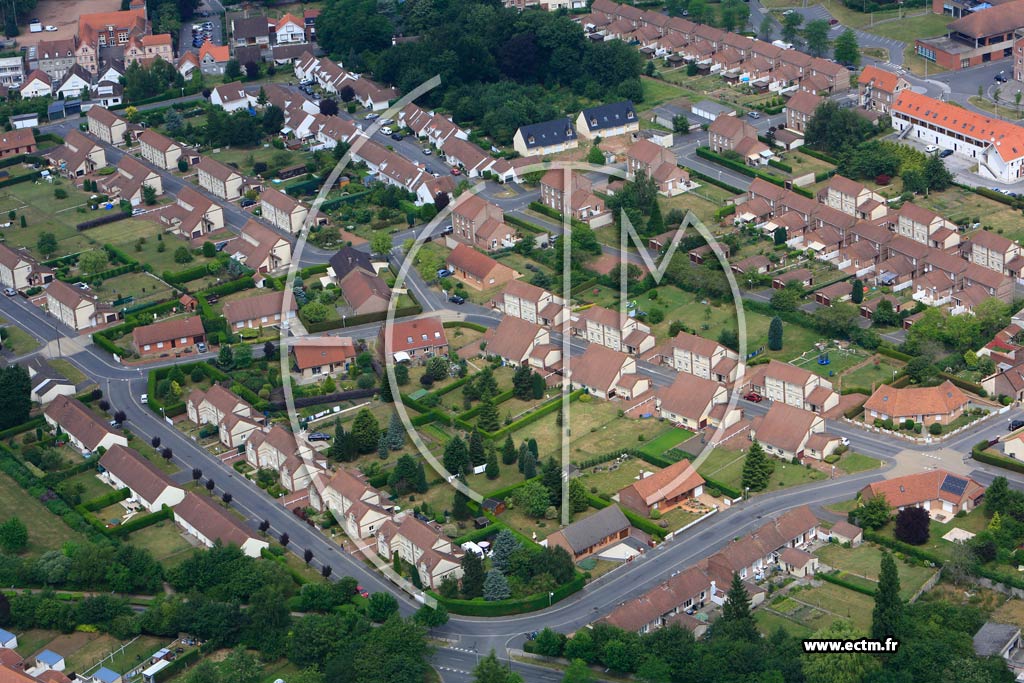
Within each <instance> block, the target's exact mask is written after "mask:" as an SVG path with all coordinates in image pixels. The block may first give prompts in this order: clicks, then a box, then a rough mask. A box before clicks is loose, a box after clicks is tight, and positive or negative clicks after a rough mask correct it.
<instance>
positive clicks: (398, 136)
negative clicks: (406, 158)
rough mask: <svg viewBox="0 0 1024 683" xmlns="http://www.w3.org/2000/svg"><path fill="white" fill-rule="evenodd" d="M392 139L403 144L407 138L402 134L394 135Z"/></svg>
mask: <svg viewBox="0 0 1024 683" xmlns="http://www.w3.org/2000/svg"><path fill="white" fill-rule="evenodd" d="M391 139H392V140H398V141H399V142H401V141H402V140H404V139H405V136H404V135H402V134H401V133H392V134H391Z"/></svg>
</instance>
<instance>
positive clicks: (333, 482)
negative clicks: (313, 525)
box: [309, 469, 391, 541]
mask: <svg viewBox="0 0 1024 683" xmlns="http://www.w3.org/2000/svg"><path fill="white" fill-rule="evenodd" d="M314 481H315V485H314V486H313V487H311V488H310V489H309V494H310V505H311V506H312V507H313V508H315V509H317V510H330V511H331V512H332V513H333V514H334V517H335V519H337V520H339V521H340V522H341V524H342V526H343V527H344V529H345V534H346V535H347V536H348V537H349V538H350V539H352V540H353V541H358V540H359V539H365V538H375V537H376V536H377V531H378V530H379V529H380V527H381V526H382V525H383V524H384V523H385V522H387V521H388V520H390V519H391V510H390V505H389V504H388V497H387V496H386V495H385V494H383V493H381V492H380V491H378V490H377V489H375V488H374V487H372V486H370V485H369V484H368V483H367V482H366V478H365V477H364V476H363V473H362V472H360V471H359V470H346V469H339V470H338V471H337V472H335V473H334V474H333V475H332V476H331V478H330V479H327V477H326V476H324V475H321V476H319V477H317V478H316V479H315V480H314Z"/></svg>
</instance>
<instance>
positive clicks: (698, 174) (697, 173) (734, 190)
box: [679, 166, 744, 194]
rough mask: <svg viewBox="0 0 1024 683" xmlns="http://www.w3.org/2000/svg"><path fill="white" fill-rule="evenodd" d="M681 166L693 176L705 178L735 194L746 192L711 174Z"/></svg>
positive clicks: (705, 180) (706, 181) (699, 178)
mask: <svg viewBox="0 0 1024 683" xmlns="http://www.w3.org/2000/svg"><path fill="white" fill-rule="evenodd" d="M679 168H681V169H683V170H684V171H686V172H687V173H689V174H690V177H691V178H696V179H697V180H703V181H704V182H705V183H709V184H711V185H714V186H715V187H720V188H722V189H723V190H726V191H727V192H732V193H733V194H744V192H743V190H741V189H740V188H738V187H736V186H735V185H730V184H729V183H727V182H725V181H722V180H719V179H718V178H712V177H711V176H709V175H705V174H703V173H701V172H700V171H697V170H694V169H692V168H688V167H686V166H680V167H679Z"/></svg>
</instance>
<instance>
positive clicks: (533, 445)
mask: <svg viewBox="0 0 1024 683" xmlns="http://www.w3.org/2000/svg"><path fill="white" fill-rule="evenodd" d="M526 445H527V446H528V447H529V449H530V452H531V453H533V459H534V460H535V461H538V462H539V461H540V451H539V450H538V449H537V439H534V438H533V437H530V438H529V439H527V440H526Z"/></svg>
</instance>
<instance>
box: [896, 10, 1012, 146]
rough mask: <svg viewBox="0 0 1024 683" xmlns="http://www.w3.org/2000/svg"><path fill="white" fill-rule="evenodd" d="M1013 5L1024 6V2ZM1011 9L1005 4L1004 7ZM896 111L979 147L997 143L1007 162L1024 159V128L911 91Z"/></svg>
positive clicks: (900, 100)
mask: <svg viewBox="0 0 1024 683" xmlns="http://www.w3.org/2000/svg"><path fill="white" fill-rule="evenodd" d="M1011 4H1013V5H1017V4H1021V5H1024V0H1020V2H1017V3H1011ZM1008 6H1009V5H1003V7H1008ZM996 9H1000V8H992V9H991V10H985V11H984V12H978V13H977V14H975V15H972V16H973V17H977V16H980V15H982V14H986V13H988V12H990V11H995V10H996ZM1018 9H1019V8H1018ZM968 18H970V17H968ZM961 21H962V20H961ZM954 23H956V22H954ZM892 109H893V112H895V113H901V114H905V115H907V116H911V117H914V118H916V119H920V120H922V121H925V122H927V123H928V124H930V125H933V126H937V127H939V128H943V129H946V130H949V131H952V132H954V133H956V134H958V135H963V136H964V137H967V138H970V139H972V140H973V141H975V144H977V145H980V146H984V145H986V144H994V145H995V147H996V151H997V152H998V153H999V156H1000V157H1002V159H1003V161H1013V160H1015V159H1019V158H1021V157H1024V128H1021V127H1020V126H1015V125H1013V124H1012V123H1008V122H1006V121H1003V120H1001V119H993V118H989V117H988V116H984V115H982V114H978V113H975V112H973V111H970V110H968V109H964V108H963V107H957V106H954V105H952V104H948V103H946V102H940V101H939V100H936V99H933V98H931V97H928V96H927V95H920V94H918V93H916V92H913V91H911V90H909V89H908V90H904V91H903V92H901V93H900V96H899V97H898V98H897V99H896V102H894V103H893V105H892Z"/></svg>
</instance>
